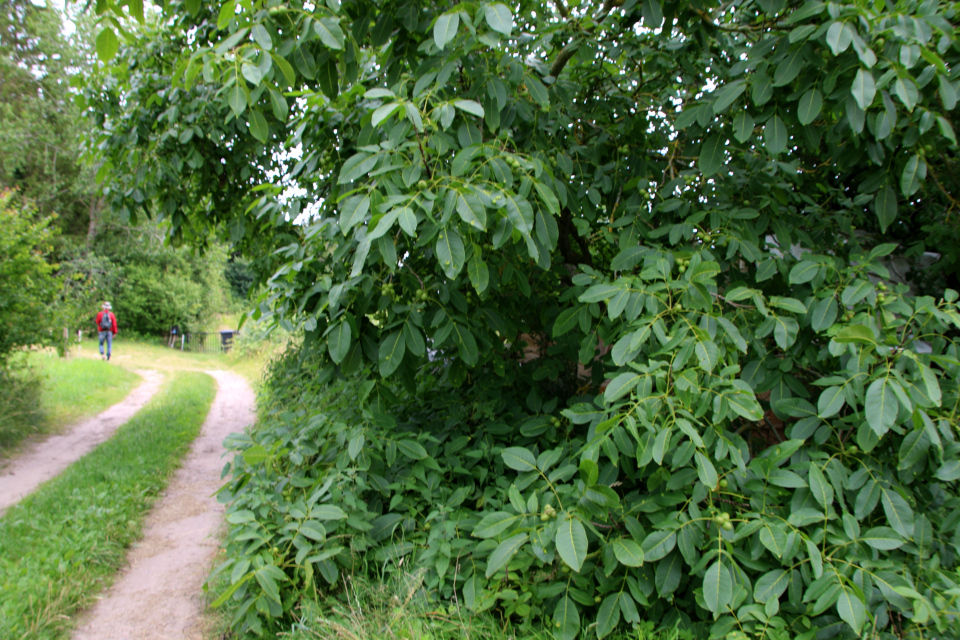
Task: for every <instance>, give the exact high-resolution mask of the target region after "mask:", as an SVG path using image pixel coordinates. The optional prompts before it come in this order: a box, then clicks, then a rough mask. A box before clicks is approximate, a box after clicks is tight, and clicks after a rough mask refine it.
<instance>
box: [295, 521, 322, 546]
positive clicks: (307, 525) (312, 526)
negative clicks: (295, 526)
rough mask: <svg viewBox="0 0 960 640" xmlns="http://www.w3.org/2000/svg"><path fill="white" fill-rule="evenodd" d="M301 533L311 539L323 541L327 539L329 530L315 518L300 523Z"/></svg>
mask: <svg viewBox="0 0 960 640" xmlns="http://www.w3.org/2000/svg"><path fill="white" fill-rule="evenodd" d="M300 533H302V534H303V535H304V536H305V537H307V538H310V539H311V540H316V541H318V542H322V541H324V540H326V539H327V530H326V529H324V528H323V525H322V524H320V523H319V522H314V521H313V520H306V521H304V522H302V523H301V524H300Z"/></svg>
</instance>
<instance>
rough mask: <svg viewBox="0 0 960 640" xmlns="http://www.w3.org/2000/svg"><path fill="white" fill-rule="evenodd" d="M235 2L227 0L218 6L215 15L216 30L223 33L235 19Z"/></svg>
mask: <svg viewBox="0 0 960 640" xmlns="http://www.w3.org/2000/svg"><path fill="white" fill-rule="evenodd" d="M236 13H237V0H228V1H227V2H224V3H223V4H222V5H220V11H219V12H218V14H217V29H220V30H221V31H223V30H224V29H226V28H227V26H228V25H229V24H230V21H231V20H233V19H234V17H236Z"/></svg>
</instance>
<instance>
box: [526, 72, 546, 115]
mask: <svg viewBox="0 0 960 640" xmlns="http://www.w3.org/2000/svg"><path fill="white" fill-rule="evenodd" d="M523 84H524V85H525V86H526V87H527V91H529V92H530V97H531V98H533V100H534V101H535V102H536V103H537V104H538V105H540V106H541V107H542V108H544V109H546V108H547V107H549V106H550V94H549V93H548V92H547V88H546V87H545V86H543V83H542V82H540V81H539V80H537V79H536V78H534V77H532V76H527V77H526V78H524V79H523Z"/></svg>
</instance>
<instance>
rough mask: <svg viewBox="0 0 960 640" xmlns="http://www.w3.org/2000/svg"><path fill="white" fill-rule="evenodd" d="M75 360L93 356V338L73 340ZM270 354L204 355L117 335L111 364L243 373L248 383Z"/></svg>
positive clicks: (257, 378) (255, 381)
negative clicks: (126, 338)
mask: <svg viewBox="0 0 960 640" xmlns="http://www.w3.org/2000/svg"><path fill="white" fill-rule="evenodd" d="M70 353H71V357H72V358H75V359H85V360H90V359H97V358H99V355H100V354H99V352H98V350H97V340H96V339H93V340H89V339H87V340H84V341H83V342H81V343H79V344H77V343H74V344H73V346H72V347H71V350H70ZM271 355H272V350H271V349H262V350H258V351H257V352H255V353H251V352H250V351H249V350H248V351H246V352H244V353H235V352H231V353H228V354H206V353H192V352H189V351H180V350H179V349H171V348H169V347H165V346H161V345H155V344H145V343H142V342H133V341H127V340H124V339H123V338H122V337H118V338H117V340H115V341H114V343H113V356H112V358H111V360H110V365H111V366H116V367H121V368H123V369H128V370H136V369H153V370H156V371H162V372H170V371H213V370H221V371H230V372H232V373H236V374H238V375H241V376H243V377H244V378H246V379H247V381H248V382H250V383H251V384H252V385H254V386H256V385H258V384H259V382H260V374H261V372H262V370H263V368H264V365H265V364H266V362H267V361H269V358H270V357H271Z"/></svg>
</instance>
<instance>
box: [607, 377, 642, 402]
mask: <svg viewBox="0 0 960 640" xmlns="http://www.w3.org/2000/svg"><path fill="white" fill-rule="evenodd" d="M644 377H645V376H644V375H643V374H641V373H638V372H636V371H628V372H626V373H621V374H620V375H618V376H617V377H616V378H614V379H613V380H611V381H610V383H609V384H608V385H607V389H606V391H604V392H603V400H604V402H606V403H608V404H609V403H611V402H615V401H616V400H619V399H620V398H622V397H623V396H625V395H627V394H628V393H630V392H631V391H633V388H634V387H636V386H637V384H639V383H640V381H641V380H643V378H644Z"/></svg>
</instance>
